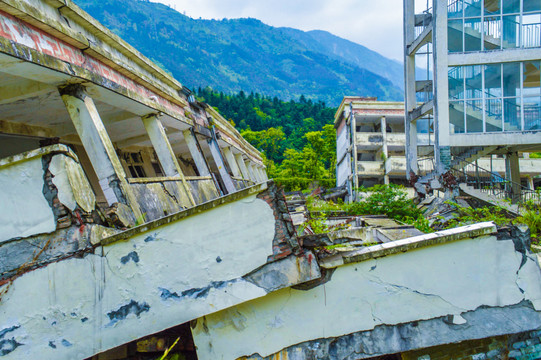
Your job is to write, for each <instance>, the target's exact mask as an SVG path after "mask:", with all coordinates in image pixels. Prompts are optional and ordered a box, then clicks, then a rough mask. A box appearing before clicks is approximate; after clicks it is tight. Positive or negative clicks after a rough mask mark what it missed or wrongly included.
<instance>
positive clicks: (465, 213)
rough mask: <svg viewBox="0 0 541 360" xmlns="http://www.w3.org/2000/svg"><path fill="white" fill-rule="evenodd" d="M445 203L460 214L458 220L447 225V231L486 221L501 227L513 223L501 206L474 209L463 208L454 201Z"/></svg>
mask: <svg viewBox="0 0 541 360" xmlns="http://www.w3.org/2000/svg"><path fill="white" fill-rule="evenodd" d="M445 203H446V204H448V205H450V206H452V207H454V208H455V209H456V211H457V213H458V216H457V217H456V218H454V219H451V220H449V221H448V222H447V223H446V224H445V228H446V229H452V228H455V227H458V226H464V225H470V224H475V223H479V222H485V221H492V222H494V223H495V224H496V225H499V226H502V225H507V224H509V223H511V219H509V216H508V215H507V213H506V212H505V210H504V209H503V208H501V207H499V206H491V207H488V206H484V207H478V208H473V207H469V206H462V205H460V204H458V203H456V202H454V201H446V202H445Z"/></svg>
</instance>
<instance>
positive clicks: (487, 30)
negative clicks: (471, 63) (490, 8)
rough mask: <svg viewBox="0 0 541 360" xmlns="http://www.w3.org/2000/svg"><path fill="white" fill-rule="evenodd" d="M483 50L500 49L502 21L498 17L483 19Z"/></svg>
mask: <svg viewBox="0 0 541 360" xmlns="http://www.w3.org/2000/svg"><path fill="white" fill-rule="evenodd" d="M483 32H484V44H483V46H484V50H496V49H500V48H501V45H502V19H501V17H499V16H491V17H485V22H484V24H483Z"/></svg>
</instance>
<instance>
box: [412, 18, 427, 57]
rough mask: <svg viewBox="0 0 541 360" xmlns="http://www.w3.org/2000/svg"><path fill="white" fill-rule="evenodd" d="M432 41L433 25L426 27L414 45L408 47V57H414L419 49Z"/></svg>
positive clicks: (414, 41)
mask: <svg viewBox="0 0 541 360" xmlns="http://www.w3.org/2000/svg"><path fill="white" fill-rule="evenodd" d="M431 41H432V24H430V25H428V26H427V27H425V29H424V30H423V32H422V33H421V35H419V36H418V37H417V38H416V39H415V40H413V42H412V43H410V44H409V45H408V47H407V54H408V56H411V55H414V54H415V53H417V51H419V49H420V48H421V47H422V46H423V45H426V44H427V43H429V42H431Z"/></svg>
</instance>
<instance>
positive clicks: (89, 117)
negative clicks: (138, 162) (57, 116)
mask: <svg viewBox="0 0 541 360" xmlns="http://www.w3.org/2000/svg"><path fill="white" fill-rule="evenodd" d="M59 90H60V95H61V96H62V100H63V101H64V104H65V105H66V108H67V110H68V113H69V115H70V117H71V120H72V121H73V125H74V126H75V129H76V130H77V133H78V134H79V138H80V139H81V141H82V143H83V146H84V148H85V151H86V153H87V154H88V157H89V158H90V161H91V163H92V167H93V168H94V171H95V172H96V175H97V176H98V179H99V184H100V187H101V189H102V190H103V194H104V195H105V198H106V200H107V203H108V204H109V205H113V204H114V203H117V202H119V203H123V204H125V205H128V206H129V207H130V208H131V210H132V211H133V214H134V215H135V218H140V217H141V212H140V209H139V206H138V205H137V200H136V199H135V197H134V196H133V193H132V192H131V189H130V186H129V184H128V183H127V181H126V173H125V172H124V169H123V168H122V165H121V163H120V160H119V158H118V156H117V154H116V151H115V148H114V146H113V143H112V142H111V139H110V138H109V135H108V134H107V131H106V130H105V126H104V125H103V122H102V121H101V118H100V115H99V114H98V110H97V109H96V105H94V101H93V100H92V98H90V97H89V96H88V95H87V93H86V92H85V89H84V87H82V86H81V85H78V84H75V85H68V86H66V87H63V88H60V89H59Z"/></svg>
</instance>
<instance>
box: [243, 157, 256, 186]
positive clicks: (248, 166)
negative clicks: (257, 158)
mask: <svg viewBox="0 0 541 360" xmlns="http://www.w3.org/2000/svg"><path fill="white" fill-rule="evenodd" d="M244 164H245V165H246V169H248V174H249V175H248V176H249V178H250V180H252V181H253V182H257V177H256V176H255V173H254V168H253V166H252V162H251V161H250V160H245V161H244Z"/></svg>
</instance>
